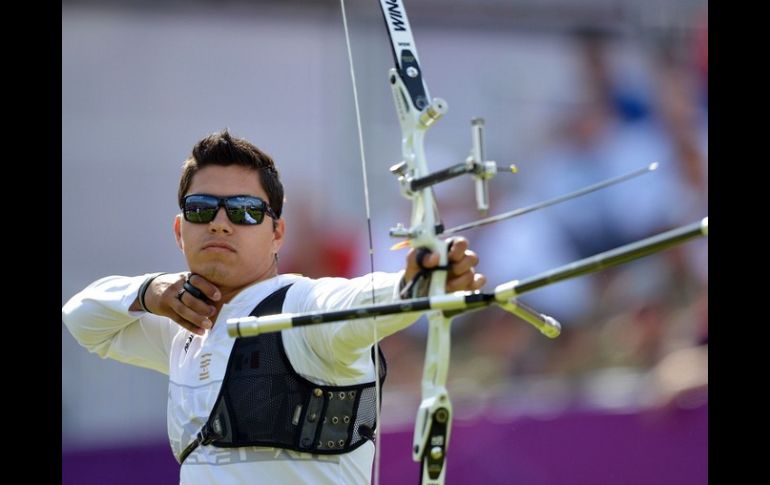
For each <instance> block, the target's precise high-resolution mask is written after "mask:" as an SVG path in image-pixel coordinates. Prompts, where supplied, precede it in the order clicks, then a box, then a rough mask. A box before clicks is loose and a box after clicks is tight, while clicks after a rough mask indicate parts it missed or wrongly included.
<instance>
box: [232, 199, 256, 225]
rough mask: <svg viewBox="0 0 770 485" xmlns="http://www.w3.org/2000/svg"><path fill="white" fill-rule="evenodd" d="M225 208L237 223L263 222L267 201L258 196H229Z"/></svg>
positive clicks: (252, 223) (251, 223)
mask: <svg viewBox="0 0 770 485" xmlns="http://www.w3.org/2000/svg"><path fill="white" fill-rule="evenodd" d="M225 208H226V209H227V216H228V217H229V218H230V220H231V221H233V222H234V223H235V224H245V225H254V224H261V223H262V219H264V217H265V202H264V201H263V200H262V199H258V198H256V197H229V198H228V199H227V201H226V202H225Z"/></svg>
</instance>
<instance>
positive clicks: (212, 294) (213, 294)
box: [187, 273, 222, 301]
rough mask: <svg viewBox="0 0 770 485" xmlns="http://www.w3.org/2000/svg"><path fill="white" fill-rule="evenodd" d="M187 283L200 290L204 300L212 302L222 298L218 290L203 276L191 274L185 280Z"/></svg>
mask: <svg viewBox="0 0 770 485" xmlns="http://www.w3.org/2000/svg"><path fill="white" fill-rule="evenodd" d="M187 283H189V284H191V285H193V286H194V287H195V288H197V289H198V290H200V291H201V292H202V293H203V295H204V296H205V297H206V298H208V299H210V300H212V301H218V300H219V299H220V298H221V297H222V295H221V293H220V292H219V288H217V287H216V286H214V285H212V284H211V283H209V282H208V281H207V280H206V278H204V277H203V276H200V275H197V274H195V273H193V274H191V275H190V277H189V278H187ZM193 296H195V295H193Z"/></svg>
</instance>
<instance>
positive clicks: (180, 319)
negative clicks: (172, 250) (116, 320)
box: [131, 272, 222, 335]
mask: <svg viewBox="0 0 770 485" xmlns="http://www.w3.org/2000/svg"><path fill="white" fill-rule="evenodd" d="M185 281H188V282H189V284H190V285H192V286H194V287H195V288H197V289H199V290H200V291H201V292H202V293H203V296H204V297H205V298H208V300H209V301H204V300H202V299H199V298H196V297H195V296H193V295H192V294H190V292H189V291H186V290H185V289H184V284H185ZM221 297H222V296H221V293H220V291H219V288H217V287H216V286H214V285H213V284H211V283H209V282H208V281H207V280H206V279H205V278H204V277H203V276H200V275H197V274H192V275H191V274H190V273H188V272H184V273H168V274H164V275H160V276H158V277H157V278H155V279H154V280H152V282H151V283H150V285H149V286H148V287H147V290H146V292H145V294H144V305H145V307H146V308H147V310H149V311H150V312H151V313H154V314H156V315H162V316H164V317H168V318H170V319H171V320H173V321H175V322H176V323H178V324H179V325H181V326H182V327H184V328H186V329H187V330H189V331H190V332H192V333H194V334H196V335H203V334H204V333H205V331H206V330H208V329H210V328H211V327H212V326H213V323H212V320H211V317H213V316H214V314H215V313H216V311H217V309H216V307H215V306H214V305H212V304H211V302H216V301H219V299H220V298H221ZM140 309H141V307H140V305H139V295H137V300H136V301H134V304H133V305H131V310H134V311H138V310H140Z"/></svg>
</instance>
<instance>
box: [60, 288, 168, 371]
mask: <svg viewBox="0 0 770 485" xmlns="http://www.w3.org/2000/svg"><path fill="white" fill-rule="evenodd" d="M148 276H151V275H149V274H147V275H144V276H136V277H127V276H107V277H105V278H102V279H99V280H97V281H95V282H93V283H91V284H90V285H89V286H88V287H86V288H85V289H84V290H82V291H81V292H80V293H78V294H76V295H75V296H73V297H72V298H71V299H70V300H69V301H68V302H67V303H66V304H65V305H64V306H63V307H62V321H63V322H64V325H65V326H66V327H67V329H68V330H69V331H70V333H71V334H72V336H73V337H75V340H77V341H78V343H80V345H82V346H83V347H85V348H86V349H88V351H89V352H92V353H95V354H97V355H99V356H100V357H102V358H110V359H114V360H117V361H119V362H124V363H126V364H131V365H136V366H139V367H145V368H148V369H152V370H156V371H158V372H162V373H164V374H168V372H169V352H170V348H171V342H172V340H173V338H174V335H175V334H176V333H177V332H178V331H179V329H180V328H181V327H179V326H177V324H176V323H175V322H173V321H172V320H170V319H168V318H166V317H161V316H158V315H153V314H151V313H146V312H142V311H139V312H132V311H129V308H130V307H131V304H132V303H133V302H134V300H135V299H136V295H137V292H138V291H139V287H140V286H141V285H142V283H143V282H144V280H145V278H146V277H148Z"/></svg>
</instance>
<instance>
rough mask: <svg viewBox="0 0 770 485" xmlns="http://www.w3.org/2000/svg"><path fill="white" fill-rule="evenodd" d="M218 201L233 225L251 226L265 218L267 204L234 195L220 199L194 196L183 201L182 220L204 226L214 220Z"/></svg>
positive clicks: (210, 196) (256, 198)
mask: <svg viewBox="0 0 770 485" xmlns="http://www.w3.org/2000/svg"><path fill="white" fill-rule="evenodd" d="M220 201H222V202H223V204H222V205H224V207H225V211H226V212H227V217H228V218H229V219H230V221H231V222H232V223H233V224H242V225H246V226H253V225H256V224H261V223H262V220H263V219H264V218H265V212H266V211H267V210H268V209H267V203H266V202H265V201H264V200H262V199H260V198H259V197H252V196H248V195H236V196H233V197H225V198H223V199H220V198H218V197H214V196H213V195H205V194H195V195H188V196H187V197H186V198H185V199H184V209H183V212H184V218H185V220H187V221H188V222H193V223H196V224H206V223H209V222H211V221H213V220H214V218H215V217H216V216H217V211H219V205H220Z"/></svg>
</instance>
